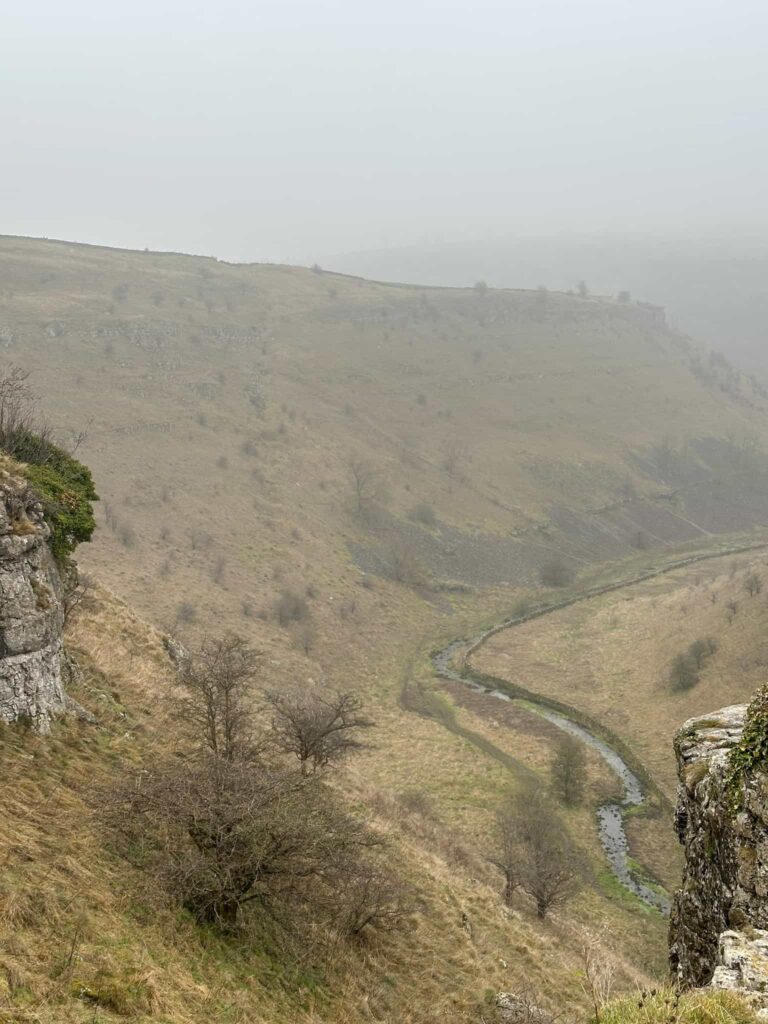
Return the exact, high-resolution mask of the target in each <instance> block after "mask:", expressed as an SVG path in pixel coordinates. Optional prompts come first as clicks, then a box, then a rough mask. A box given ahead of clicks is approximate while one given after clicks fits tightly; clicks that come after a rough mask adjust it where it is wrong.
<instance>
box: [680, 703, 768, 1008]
mask: <svg viewBox="0 0 768 1024" xmlns="http://www.w3.org/2000/svg"><path fill="white" fill-rule="evenodd" d="M675 753H676V755H677V764H678V776H679V779H680V786H679V789H678V804H677V812H676V829H677V834H678V837H679V839H680V842H681V843H682V844H683V847H684V849H685V870H684V874H683V882H682V886H681V888H680V889H679V890H678V892H677V893H676V895H675V900H674V905H673V908H672V915H671V920H670V963H671V966H672V969H673V971H674V972H675V974H676V975H677V977H678V978H679V980H680V982H681V983H682V984H683V985H685V986H687V987H688V986H704V985H711V986H712V987H713V988H719V989H732V990H734V991H738V992H739V993H741V994H742V995H744V996H746V997H747V998H748V1000H749V1001H750V1002H751V1003H752V1004H753V1005H754V1007H755V1009H757V1010H758V1011H763V1012H762V1013H760V1014H759V1015H760V1016H761V1017H763V1016H765V1018H766V1019H768V931H767V930H766V929H768V760H767V758H768V691H767V690H763V691H759V692H758V694H757V695H756V697H755V699H754V700H753V702H752V703H751V704H750V705H749V706H747V705H745V704H737V705H733V706H731V707H726V708H722V709H721V710H720V711H716V712H714V713H713V714H711V715H707V716H706V717H702V718H694V719H691V720H690V721H688V722H686V723H685V725H684V726H683V728H682V729H681V730H680V732H679V733H678V734H677V736H676V737H675Z"/></svg>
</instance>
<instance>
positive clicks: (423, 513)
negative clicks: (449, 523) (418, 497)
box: [408, 501, 437, 527]
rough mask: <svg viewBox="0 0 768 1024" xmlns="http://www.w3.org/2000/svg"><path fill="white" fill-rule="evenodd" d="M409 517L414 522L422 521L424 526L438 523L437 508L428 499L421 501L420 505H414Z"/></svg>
mask: <svg viewBox="0 0 768 1024" xmlns="http://www.w3.org/2000/svg"><path fill="white" fill-rule="evenodd" d="M408 518H409V519H411V520H412V521H413V522H414V523H421V524H422V525H423V526H430V527H432V526H436V525H437V516H436V515H435V510H434V508H433V507H432V506H431V505H429V504H428V503H427V502H426V501H421V502H419V504H418V505H414V507H413V508H412V509H411V511H410V512H409V513H408Z"/></svg>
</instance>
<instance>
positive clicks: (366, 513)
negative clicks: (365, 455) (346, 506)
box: [348, 457, 386, 522]
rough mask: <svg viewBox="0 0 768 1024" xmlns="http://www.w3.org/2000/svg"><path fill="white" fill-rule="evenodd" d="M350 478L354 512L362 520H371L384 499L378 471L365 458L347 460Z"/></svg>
mask: <svg viewBox="0 0 768 1024" xmlns="http://www.w3.org/2000/svg"><path fill="white" fill-rule="evenodd" d="M348 465H349V473H350V476H351V478H352V496H353V501H354V509H355V513H356V514H357V515H358V516H359V517H360V518H361V519H363V520H365V521H366V522H368V521H369V520H371V519H372V518H373V517H374V515H375V513H376V510H377V509H378V507H379V505H380V504H381V503H382V501H383V500H384V497H385V494H386V487H385V484H384V480H383V479H382V477H381V474H380V473H379V471H378V470H377V469H376V468H375V467H374V466H372V465H371V463H370V462H367V461H366V460H365V459H358V458H356V457H353V458H351V459H350V460H349V463H348Z"/></svg>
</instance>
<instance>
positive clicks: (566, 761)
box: [552, 733, 587, 807]
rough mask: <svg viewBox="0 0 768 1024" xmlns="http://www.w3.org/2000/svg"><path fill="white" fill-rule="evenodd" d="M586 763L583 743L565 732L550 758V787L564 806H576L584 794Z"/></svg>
mask: <svg viewBox="0 0 768 1024" xmlns="http://www.w3.org/2000/svg"><path fill="white" fill-rule="evenodd" d="M586 779H587V764H586V758H585V757H584V745H583V744H582V743H581V741H580V740H578V739H577V738H576V737H575V736H571V735H570V734H568V733H566V734H565V735H564V736H563V738H562V739H561V740H560V742H559V743H558V745H557V747H556V748H555V755H554V757H553V759H552V788H553V789H554V791H555V795H556V796H557V798H558V800H560V801H561V802H562V803H564V804H565V806H566V807H576V806H578V804H580V803H581V800H582V797H583V795H584V784H585V783H586Z"/></svg>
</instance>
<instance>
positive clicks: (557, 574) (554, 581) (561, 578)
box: [539, 558, 573, 587]
mask: <svg viewBox="0 0 768 1024" xmlns="http://www.w3.org/2000/svg"><path fill="white" fill-rule="evenodd" d="M539 580H540V581H541V583H542V585H543V586H545V587H567V586H568V584H569V583H570V582H571V581H572V580H573V570H572V569H571V568H570V567H569V566H568V565H566V563H565V562H564V561H563V560H562V558H552V559H550V561H548V562H545V563H544V565H542V567H541V568H540V569H539Z"/></svg>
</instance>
